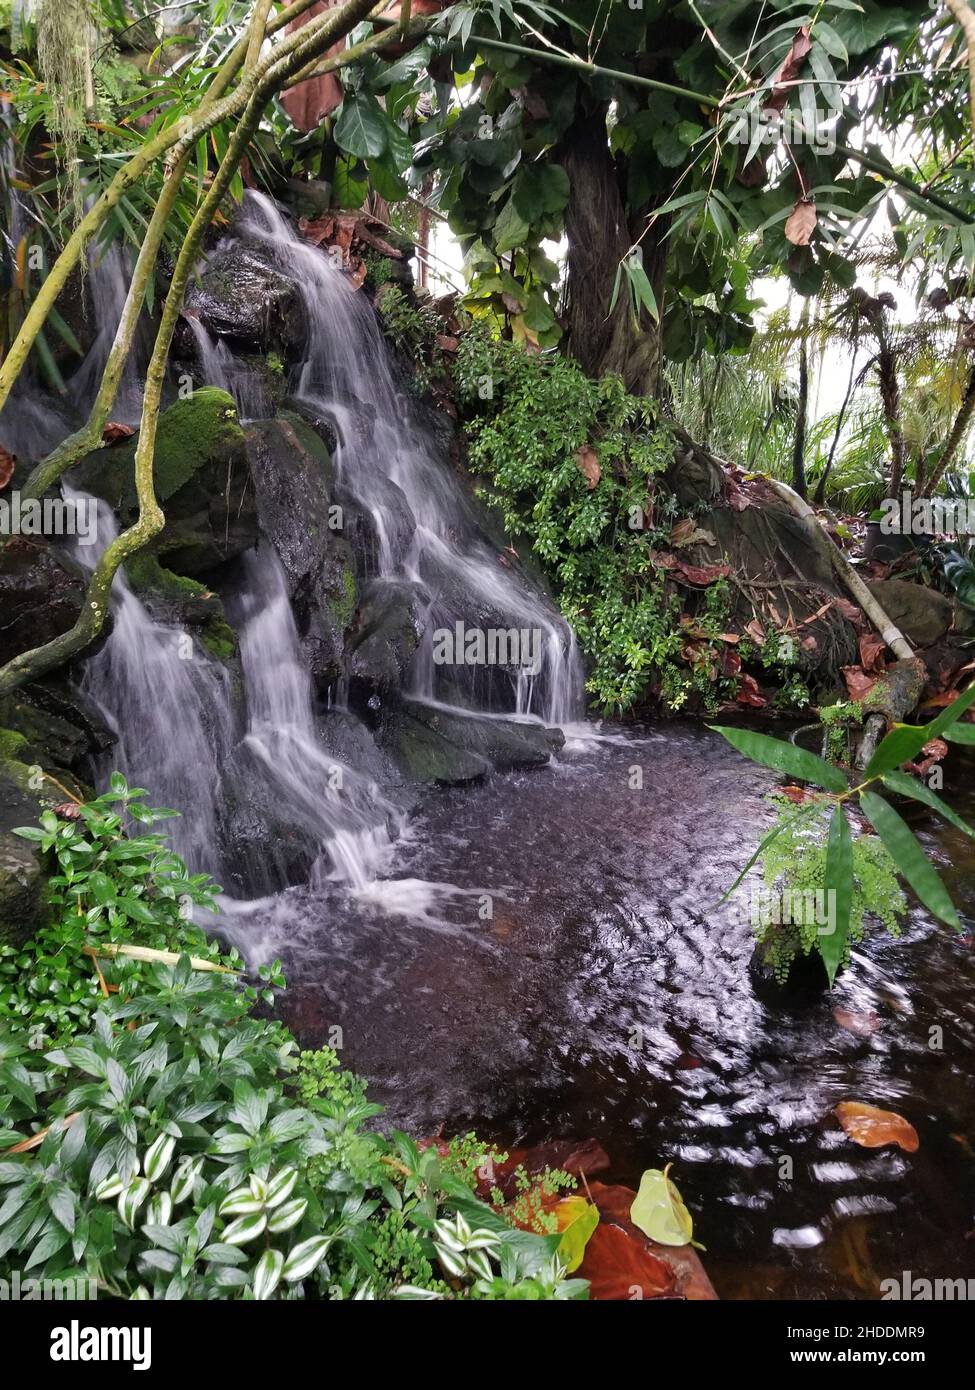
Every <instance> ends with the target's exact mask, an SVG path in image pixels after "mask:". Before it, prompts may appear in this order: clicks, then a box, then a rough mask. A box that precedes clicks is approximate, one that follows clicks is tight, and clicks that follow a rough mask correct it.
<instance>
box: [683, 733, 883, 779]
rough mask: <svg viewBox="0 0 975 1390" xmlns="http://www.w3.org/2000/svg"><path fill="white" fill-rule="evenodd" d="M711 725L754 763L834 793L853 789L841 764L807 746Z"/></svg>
mask: <svg viewBox="0 0 975 1390" xmlns="http://www.w3.org/2000/svg"><path fill="white" fill-rule="evenodd" d="M708 728H709V729H711V730H712V731H713V732H714V733H716V734H720V735H721V736H722V738H726V739H727V740H728V742H729V743H730V744H731V746H732V748H737V749H738V752H739V753H744V755H745V757H746V758H751V760H752V762H753V763H761V765H762V767H770V768H772V769H773V770H774V771H775V772H785V773H787V774H788V775H789V776H790V777H798V778H799V780H800V781H802V782H812V783H813V784H814V786H817V787H825V788H826V790H827V791H830V792H845V791H848V790H849V784H848V782H847V780H846V777H845V776H844V774H843V773H842V772H841V771H840V769H839V768H838V767H834V766H833V765H832V763H827V762H824V760H823V759H822V758H820V757H817V756H816V754H815V753H809V752H807V750H806V749H805V748H797V747H796V745H795V744H794V743H785V742H783V740H782V739H779V738H770V737H769V735H768V734H754V733H752V732H751V731H750V730H749V729H729V728H723V727H722V726H721V725H720V724H709V725H708ZM878 751H879V750H878Z"/></svg>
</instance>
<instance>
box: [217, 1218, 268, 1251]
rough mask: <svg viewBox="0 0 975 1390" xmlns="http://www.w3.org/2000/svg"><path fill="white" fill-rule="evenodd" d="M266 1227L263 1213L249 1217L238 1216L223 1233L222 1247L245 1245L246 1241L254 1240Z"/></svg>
mask: <svg viewBox="0 0 975 1390" xmlns="http://www.w3.org/2000/svg"><path fill="white" fill-rule="evenodd" d="M266 1225H267V1217H266V1216H265V1214H264V1212H263V1211H259V1212H255V1213H254V1214H253V1215H251V1216H239V1217H238V1218H237V1220H236V1221H231V1223H230V1225H229V1226H228V1227H227V1229H226V1230H225V1231H224V1233H223V1236H222V1237H221V1239H222V1242H223V1244H224V1245H246V1244H247V1243H248V1241H251V1240H256V1239H257V1237H258V1236H259V1235H260V1234H261V1232H262V1231H263V1230H264V1227H265V1226H266Z"/></svg>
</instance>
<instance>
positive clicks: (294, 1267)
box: [282, 1236, 332, 1284]
mask: <svg viewBox="0 0 975 1390" xmlns="http://www.w3.org/2000/svg"><path fill="white" fill-rule="evenodd" d="M331 1243H332V1237H331V1236H312V1237H311V1239H310V1240H303V1241H302V1242H301V1244H300V1245H296V1246H295V1248H294V1249H293V1250H292V1251H291V1254H290V1255H289V1256H288V1258H287V1259H286V1260H285V1262H284V1269H283V1271H282V1274H283V1276H284V1278H285V1280H286V1281H287V1282H288V1283H289V1284H294V1283H296V1282H297V1281H298V1280H299V1279H306V1278H307V1277H308V1275H309V1274H312V1273H313V1272H314V1271H315V1270H316V1269H317V1268H318V1266H319V1265H320V1264H321V1262H322V1260H324V1258H325V1253H326V1251H327V1250H328V1247H329V1246H330V1245H331Z"/></svg>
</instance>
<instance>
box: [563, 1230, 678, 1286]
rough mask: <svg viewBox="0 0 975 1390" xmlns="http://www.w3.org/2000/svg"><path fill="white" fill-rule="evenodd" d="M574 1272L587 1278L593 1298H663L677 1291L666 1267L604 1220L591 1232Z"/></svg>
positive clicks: (672, 1275)
mask: <svg viewBox="0 0 975 1390" xmlns="http://www.w3.org/2000/svg"><path fill="white" fill-rule="evenodd" d="M578 1274H579V1277H580V1278H581V1279H588V1280H589V1297H590V1298H592V1299H597V1300H617V1301H618V1300H629V1299H643V1298H667V1297H669V1296H673V1295H674V1294H675V1293H676V1292H677V1280H676V1278H675V1276H674V1271H673V1270H672V1269H671V1268H670V1266H669V1265H667V1264H665V1263H664V1261H663V1260H660V1259H658V1258H657V1256H656V1255H651V1254H650V1252H649V1250H645V1249H644V1248H643V1247H642V1246H640V1245H638V1244H637V1242H636V1241H635V1240H634V1239H633V1238H632V1237H631V1236H629V1235H628V1234H627V1233H626V1231H624V1230H623V1229H622V1227H620V1226H614V1225H613V1224H612V1223H611V1222H606V1221H602V1222H600V1224H599V1225H598V1226H597V1227H596V1229H595V1230H594V1231H593V1233H592V1236H591V1237H590V1240H589V1244H588V1245H587V1246H586V1256H585V1259H584V1260H583V1262H582V1264H581V1265H580V1266H579V1269H578Z"/></svg>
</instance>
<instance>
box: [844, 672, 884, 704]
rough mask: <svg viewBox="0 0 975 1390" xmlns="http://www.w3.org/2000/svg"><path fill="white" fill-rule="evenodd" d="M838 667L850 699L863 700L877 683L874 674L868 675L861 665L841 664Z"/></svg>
mask: <svg viewBox="0 0 975 1390" xmlns="http://www.w3.org/2000/svg"><path fill="white" fill-rule="evenodd" d="M840 669H841V671H842V672H843V679H844V680H845V681H846V688H847V691H848V692H849V696H850V699H851V700H865V699H866V698H867V696H868V695H869V694H870V692H871V690H872V689H873V688H874V686H875V685H876V684H877V678H876V676H868V675H867V673H866V671H864V669H863V667H862V666H842V667H841V668H840Z"/></svg>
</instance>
